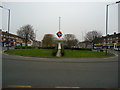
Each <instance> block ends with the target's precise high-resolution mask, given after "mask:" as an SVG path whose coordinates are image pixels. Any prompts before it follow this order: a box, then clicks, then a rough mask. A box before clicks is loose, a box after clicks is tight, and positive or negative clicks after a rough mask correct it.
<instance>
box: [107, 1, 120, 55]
mask: <svg viewBox="0 0 120 90" xmlns="http://www.w3.org/2000/svg"><path fill="white" fill-rule="evenodd" d="M117 3H120V1H117V2H115V3H111V4H108V5H107V6H106V55H107V43H108V42H107V41H108V40H107V34H108V12H109V11H108V8H109V6H110V5H114V4H117ZM118 8H119V6H118ZM118 13H119V12H118Z"/></svg>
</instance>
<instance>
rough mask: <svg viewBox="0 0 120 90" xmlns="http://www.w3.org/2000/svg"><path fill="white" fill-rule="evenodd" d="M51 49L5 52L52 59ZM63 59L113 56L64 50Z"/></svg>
mask: <svg viewBox="0 0 120 90" xmlns="http://www.w3.org/2000/svg"><path fill="white" fill-rule="evenodd" d="M52 52H53V49H14V50H8V51H5V53H8V54H14V55H21V56H32V57H54V56H52ZM64 52H65V55H64V56H63V57H65V58H67V57H68V58H93V57H110V56H114V54H112V53H108V54H107V55H106V54H105V52H97V51H84V50H65V51H64Z"/></svg>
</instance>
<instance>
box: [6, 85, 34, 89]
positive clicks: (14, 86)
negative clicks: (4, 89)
mask: <svg viewBox="0 0 120 90" xmlns="http://www.w3.org/2000/svg"><path fill="white" fill-rule="evenodd" d="M8 87H11V88H31V87H32V86H30V85H29V86H24V85H8Z"/></svg>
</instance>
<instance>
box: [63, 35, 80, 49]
mask: <svg viewBox="0 0 120 90" xmlns="http://www.w3.org/2000/svg"><path fill="white" fill-rule="evenodd" d="M63 40H64V41H65V46H66V47H68V48H71V47H75V46H76V45H77V44H78V40H77V39H76V37H75V35H74V34H65V35H64V37H63Z"/></svg>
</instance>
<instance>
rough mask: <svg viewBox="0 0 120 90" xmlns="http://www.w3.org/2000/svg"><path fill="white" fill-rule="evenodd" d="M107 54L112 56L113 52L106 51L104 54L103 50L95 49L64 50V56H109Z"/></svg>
mask: <svg viewBox="0 0 120 90" xmlns="http://www.w3.org/2000/svg"><path fill="white" fill-rule="evenodd" d="M109 56H114V54H112V53H108V54H107V55H106V53H105V52H97V51H84V50H65V56H64V57H78V58H87V57H109Z"/></svg>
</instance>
